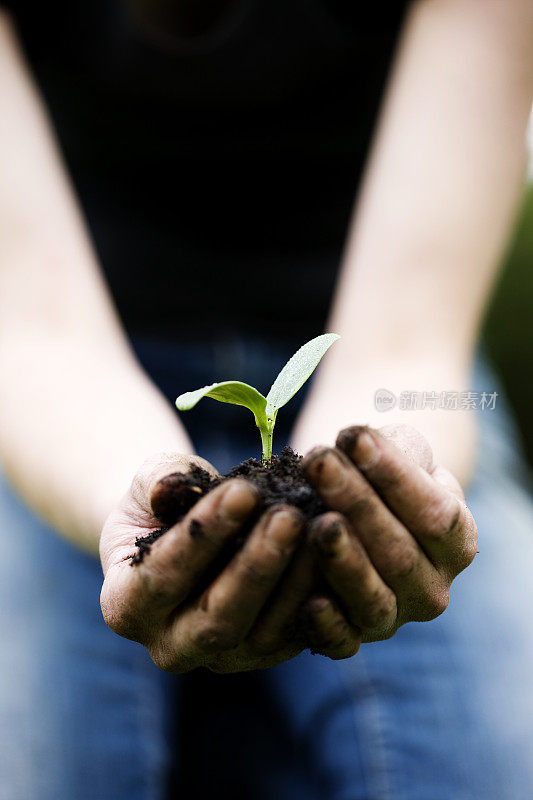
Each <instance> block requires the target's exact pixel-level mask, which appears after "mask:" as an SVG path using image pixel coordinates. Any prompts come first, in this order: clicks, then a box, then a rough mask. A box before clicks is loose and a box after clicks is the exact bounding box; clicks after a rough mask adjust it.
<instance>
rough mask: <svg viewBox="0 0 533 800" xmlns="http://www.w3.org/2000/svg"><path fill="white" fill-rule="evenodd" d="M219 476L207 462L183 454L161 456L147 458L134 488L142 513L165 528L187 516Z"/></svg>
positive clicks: (134, 482)
mask: <svg viewBox="0 0 533 800" xmlns="http://www.w3.org/2000/svg"><path fill="white" fill-rule="evenodd" d="M217 475H218V472H217V471H216V469H215V468H214V467H213V466H212V465H211V464H210V463H209V462H208V461H206V460H205V459H203V458H200V457H199V456H195V455H186V454H183V453H168V452H165V453H158V454H156V455H153V456H151V457H150V458H148V459H146V461H145V462H144V463H143V464H142V465H141V467H140V469H139V471H138V472H137V474H136V476H135V478H134V479H133V483H132V486H131V494H132V496H133V498H134V500H135V501H136V502H137V503H138V504H139V506H140V507H141V508H142V510H143V511H144V512H145V513H147V514H150V515H151V516H153V517H155V518H156V519H157V520H158V521H159V522H161V523H163V524H164V525H173V524H174V523H175V522H176V520H177V519H178V518H179V517H181V516H183V514H185V513H187V511H188V510H189V508H191V507H192V506H193V505H194V504H195V503H196V501H197V500H199V498H200V497H201V496H202V494H204V493H205V492H206V491H207V490H208V489H209V487H210V484H211V480H212V479H213V478H215V477H216V476H217Z"/></svg>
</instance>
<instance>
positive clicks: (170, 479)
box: [150, 472, 204, 525]
mask: <svg viewBox="0 0 533 800" xmlns="http://www.w3.org/2000/svg"><path fill="white" fill-rule="evenodd" d="M203 493H204V490H203V488H202V487H201V486H199V485H198V484H197V482H196V479H195V477H194V476H193V475H191V474H190V473H184V472H171V473H170V474H169V475H164V476H163V477H162V478H160V479H159V480H158V482H157V483H156V485H155V486H154V488H153V489H152V495H151V498H150V505H151V509H152V513H153V515H154V516H155V517H157V519H159V520H160V521H161V522H163V523H164V524H165V525H172V524H173V523H174V522H176V520H177V519H179V518H180V517H182V516H184V514H186V513H187V511H189V509H190V508H192V506H193V505H194V504H195V503H196V502H197V501H198V500H199V499H200V497H202V495H203Z"/></svg>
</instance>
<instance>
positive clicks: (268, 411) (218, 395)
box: [176, 333, 340, 464]
mask: <svg viewBox="0 0 533 800" xmlns="http://www.w3.org/2000/svg"><path fill="white" fill-rule="evenodd" d="M339 338H340V337H339V336H337V334H336V333H325V334H323V335H322V336H317V337H316V338H315V339H311V341H310V342H307V344H304V346H303V347H300V349H299V350H298V352H296V353H295V354H294V355H293V357H292V358H291V359H290V360H289V361H287V363H286V364H285V366H284V367H283V369H282V370H281V372H280V373H279V375H278V377H277V378H276V380H275V381H274V383H273V384H272V387H271V389H270V391H269V393H268V395H267V397H263V395H262V394H260V393H259V392H258V391H257V389H254V387H253V386H248V384H247V383H241V381H223V382H222V383H212V384H210V385H209V386H202V388H201V389H195V391H193V392H185V393H184V394H180V396H179V397H178V399H177V400H176V405H177V407H178V408H179V410H180V411H188V410H189V409H191V408H194V406H195V405H196V403H197V402H198V401H199V400H201V399H202V397H212V398H213V400H220V401H221V402H222V403H231V404H232V405H236V406H244V407H245V408H249V409H250V411H251V412H252V414H253V415H254V419H255V424H256V425H257V427H258V428H259V432H260V434H261V443H262V445H263V463H265V464H269V463H270V460H271V457H272V434H273V432H274V425H275V424H276V416H277V413H278V410H279V409H280V408H281V407H282V406H284V405H285V403H288V402H289V400H290V399H291V397H292V396H293V395H295V394H296V392H297V391H298V389H299V388H300V387H301V386H302V385H303V384H304V383H305V381H306V380H307V379H308V377H309V376H310V375H311V373H312V372H313V371H314V370H315V368H316V367H317V365H318V362H319V361H320V359H321V358H322V356H323V355H324V353H325V352H326V350H327V349H328V348H329V347H331V345H332V344H333V342H335V341H336V340H337V339H339Z"/></svg>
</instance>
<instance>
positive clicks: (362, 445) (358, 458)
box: [352, 431, 379, 470]
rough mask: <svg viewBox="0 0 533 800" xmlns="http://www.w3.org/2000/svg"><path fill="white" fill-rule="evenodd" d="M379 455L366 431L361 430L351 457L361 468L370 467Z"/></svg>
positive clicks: (370, 435)
mask: <svg viewBox="0 0 533 800" xmlns="http://www.w3.org/2000/svg"><path fill="white" fill-rule="evenodd" d="M378 457H379V450H378V448H377V446H376V443H375V441H374V439H373V437H372V434H370V433H368V431H362V432H361V433H360V434H359V436H358V437H357V442H356V445H355V449H354V450H353V452H352V458H353V460H354V461H355V463H356V464H357V466H358V467H360V468H361V469H363V470H364V469H368V468H369V467H371V466H372V465H373V464H374V463H375V462H376V461H377V459H378Z"/></svg>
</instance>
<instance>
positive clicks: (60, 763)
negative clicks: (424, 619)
mask: <svg viewBox="0 0 533 800" xmlns="http://www.w3.org/2000/svg"><path fill="white" fill-rule="evenodd" d="M292 350H293V343H292V342H285V343H284V344H283V345H280V346H279V347H274V346H272V347H271V348H265V347H260V346H258V345H257V343H254V342H245V343H243V342H235V341H229V342H226V343H224V344H223V345H219V346H218V348H213V349H208V348H204V347H199V348H196V349H195V348H187V350H184V349H182V348H179V347H178V348H176V347H173V348H171V347H166V346H163V345H155V344H152V343H149V342H142V343H137V351H138V354H139V357H140V358H141V360H142V361H143V363H144V364H145V366H146V368H147V369H148V371H149V372H150V373H151V374H152V376H153V377H154V379H155V380H156V382H157V383H158V384H159V385H160V386H161V388H162V389H163V391H165V392H166V393H167V395H168V396H169V397H172V398H173V397H175V396H176V395H177V394H178V393H180V392H181V391H184V390H187V389H191V388H195V387H196V386H200V385H203V384H204V383H208V382H212V381H213V380H216V379H222V378H230V377H237V378H240V379H243V380H246V381H247V382H250V383H252V384H253V385H257V386H258V388H259V389H262V390H266V389H267V388H268V385H269V383H270V381H271V380H272V378H273V377H274V375H275V373H276V372H277V370H278V368H279V365H280V364H281V363H283V360H284V358H286V357H288V356H289V355H290V354H291V352H292ZM479 380H480V381H481V383H482V386H481V388H486V389H491V390H492V389H494V388H496V387H495V382H494V379H493V378H492V377H491V376H490V375H486V374H482V375H481V376H479ZM299 402H301V399H300V400H295V401H294V402H293V404H292V405H290V406H288V407H287V409H286V413H285V420H283V418H282V417H281V416H280V425H278V428H277V431H276V433H277V442H276V449H279V448H280V447H281V445H282V444H283V441H284V440H285V439H287V437H288V435H289V433H290V427H291V425H292V422H293V419H294V415H295V413H296V408H297V405H298V403H299ZM498 402H499V406H498V405H497V410H496V411H485V412H482V413H480V423H481V449H480V457H479V466H478V470H477V474H476V478H475V481H474V483H473V485H472V487H471V490H470V492H469V502H470V505H471V508H472V510H473V512H474V514H475V516H476V518H477V521H478V525H479V529H480V544H479V555H478V556H477V558H476V560H475V562H474V564H473V565H472V567H470V568H469V569H468V570H467V571H466V572H465V573H463V574H462V575H461V576H460V577H459V578H458V579H457V580H456V581H455V583H454V587H453V591H452V599H451V604H450V608H449V609H448V610H447V611H446V613H445V614H444V615H443V616H442V617H440V618H439V619H438V620H436V621H434V622H432V623H412V624H410V625H406V626H404V627H403V628H402V629H401V630H400V631H399V632H398V634H397V635H396V636H395V637H394V638H393V639H391V640H390V641H388V642H385V643H376V644H371V645H364V646H363V647H362V648H361V651H360V653H359V654H358V656H357V657H355V658H353V659H350V660H348V661H342V662H332V661H328V660H327V659H324V658H322V657H320V656H311V655H310V654H308V653H304V654H302V655H301V656H299V657H298V658H296V659H294V660H293V661H290V662H288V663H286V664H283V665H281V666H279V667H276V668H275V669H272V670H267V671H265V672H261V673H255V674H253V675H242V676H240V675H236V676H209V675H206V676H202V675H199V676H196V677H195V676H185V677H177V676H176V677H175V676H168V675H165V674H163V673H161V672H160V671H159V670H157V668H155V667H154V666H153V665H152V663H151V661H150V659H149V657H148V656H147V654H146V653H145V651H144V649H143V648H142V647H141V646H139V645H137V644H135V643H132V642H129V641H126V640H123V639H121V638H119V637H118V636H115V635H114V634H113V633H112V632H111V631H110V630H108V629H107V628H106V626H105V624H104V623H103V620H102V618H101V615H100V609H99V591H100V586H101V580H102V577H101V570H100V567H99V564H98V563H97V561H96V560H95V559H92V558H90V557H88V556H86V555H84V554H82V553H80V552H78V551H77V550H75V549H74V548H73V547H72V546H71V545H70V544H68V543H66V542H65V541H63V540H62V539H60V538H59V537H58V536H57V535H56V534H55V533H54V532H53V531H52V530H51V529H50V528H49V527H47V526H46V525H45V524H43V523H42V522H41V521H40V520H39V519H37V517H35V515H34V514H33V513H32V512H31V511H30V510H29V509H28V508H27V507H25V506H24V504H22V503H21V501H20V500H19V499H18V498H17V497H16V496H15V495H14V494H13V493H12V492H11V491H10V489H9V488H8V487H7V484H6V483H5V482H0V515H1V516H0V518H1V519H2V521H3V524H4V532H5V536H6V544H5V546H4V548H3V557H2V560H1V561H0V637H1V639H0V641H1V647H0V800H74V798H75V800H168V798H170V797H171V796H173V795H171V793H170V791H169V788H168V780H169V773H170V770H171V768H172V767H174V768H175V769H176V759H177V753H178V747H177V736H178V734H179V727H180V725H179V723H180V721H181V718H180V697H181V696H182V694H183V693H184V692H187V693H188V691H189V688H190V689H191V694H190V695H189V694H187V697H188V702H189V703H194V702H196V701H195V700H194V698H195V697H197V696H199V697H201V696H202V695H203V697H204V699H205V698H206V697H207V696H208V697H209V703H208V704H207V705H205V706H204V707H202V711H201V714H202V719H201V726H200V740H199V744H198V747H199V749H200V750H201V755H200V758H201V759H204V761H203V762H202V761H201V762H200V763H202V764H204V763H205V767H206V768H205V769H203V770H201V772H199V773H198V781H197V784H198V792H199V791H200V786H201V787H202V788H203V789H205V791H206V792H207V793H208V795H210V796H217V797H218V798H221V797H226V796H227V797H232V794H231V788H229V789H228V790H227V792H226V794H225V793H224V792H225V784H224V781H225V780H227V781H229V780H230V779H229V778H228V777H227V776H228V775H230V776H231V775H232V776H233V779H234V780H235V781H236V782H237V783H238V784H239V787H240V790H241V793H242V795H243V796H244V797H249V798H252V797H253V798H254V800H255V798H257V800H271V798H272V799H273V798H281V799H282V800H285V799H286V800H289V798H291V800H304V798H305V800H326V798H327V800H451V798H453V800H474V799H475V800H479V798H481V797H483V798H487V800H506V799H507V798H508V800H530V798H531V786H532V785H533V755H532V754H533V677H532V671H533V670H532V668H533V623H532V621H531V614H530V608H531V606H532V605H533V583H532V581H531V577H530V576H531V575H532V574H533V541H532V539H533V502H532V498H531V493H530V490H529V488H528V477H527V473H526V471H525V468H524V466H523V462H522V460H521V456H520V453H519V452H518V448H517V445H516V439H515V438H514V433H513V431H512V430H511V429H510V428H509V425H510V423H509V420H508V417H507V416H506V414H505V412H504V409H503V406H502V404H501V403H500V401H498ZM247 414H248V412H247V411H246V410H245V409H240V408H237V409H233V408H231V407H230V406H222V405H219V404H216V403H214V402H211V401H209V400H208V401H205V402H204V403H203V404H200V405H199V406H198V407H197V409H195V411H194V412H191V414H190V415H189V416H188V417H184V419H185V420H186V422H187V423H188V425H189V428H190V432H191V435H192V437H193V440H194V442H195V444H196V446H197V448H198V451H199V452H200V453H201V455H203V456H204V457H206V458H208V459H210V460H212V461H213V462H214V463H215V464H216V465H217V466H218V467H219V469H226V468H227V467H229V466H231V465H232V464H233V463H236V462H237V461H239V460H241V459H242V458H244V457H248V456H250V455H255V454H257V449H258V437H257V434H256V431H255V430H254V427H253V423H252V420H251V418H250V419H247V417H246V415H247ZM384 421H386V415H384ZM246 423H248V425H247V424H246ZM194 687H196V689H195V691H196V692H197V694H196V695H195V694H194V691H193V690H194ZM198 690H199V692H198ZM191 698H192V699H191ZM183 699H184V700H185V697H184V698H183ZM185 705H186V703H185ZM208 706H209V707H208ZM176 722H177V723H178V724H176ZM182 735H183V737H184V738H185V739H187V736H188V730H187V729H185V730H183V731H182ZM195 746H196V745H195ZM189 752H190V746H189ZM224 769H225V770H226V773H227V774H226V777H224V774H223V770H224ZM177 771H178V772H179V764H178V765H177ZM229 785H230V784H228V786H229ZM182 796H183V797H191V796H192V797H198V796H199V794H197V793H196V791H194V790H193V791H192V792H191V791H189V792H188V793H185V794H183V795H182ZM235 796H236V795H235Z"/></svg>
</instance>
